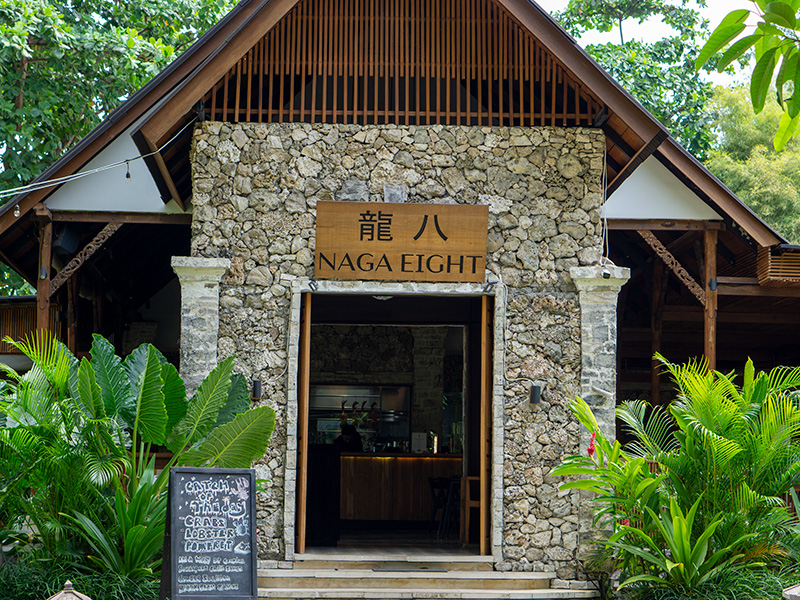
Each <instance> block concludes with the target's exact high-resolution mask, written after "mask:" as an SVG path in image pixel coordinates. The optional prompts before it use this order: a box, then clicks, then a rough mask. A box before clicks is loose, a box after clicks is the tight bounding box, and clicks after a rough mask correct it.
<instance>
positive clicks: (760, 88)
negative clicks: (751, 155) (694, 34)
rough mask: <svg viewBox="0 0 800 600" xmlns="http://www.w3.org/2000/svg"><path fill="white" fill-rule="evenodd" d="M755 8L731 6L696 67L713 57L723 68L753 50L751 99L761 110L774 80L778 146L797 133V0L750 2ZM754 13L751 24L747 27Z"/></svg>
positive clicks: (799, 106) (799, 5)
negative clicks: (732, 8) (778, 117)
mask: <svg viewBox="0 0 800 600" xmlns="http://www.w3.org/2000/svg"><path fill="white" fill-rule="evenodd" d="M752 3H753V10H746V9H740V10H734V11H732V12H730V13H728V15H727V16H726V17H725V18H724V19H723V20H722V21H721V22H720V24H719V25H718V26H717V27H716V29H714V31H713V32H712V33H711V35H710V36H709V37H708V40H707V41H706V43H705V45H704V46H703V48H702V50H701V52H700V54H699V56H698V57H697V60H696V65H697V68H698V69H699V68H700V67H702V66H703V65H706V64H707V63H709V62H710V61H712V60H715V61H717V68H718V69H719V70H722V69H724V68H726V67H727V66H728V65H729V64H731V63H732V62H733V61H735V60H737V59H742V58H744V57H746V56H747V55H748V53H750V52H751V51H754V52H755V59H756V65H755V67H754V69H753V72H752V75H751V77H750V101H751V103H752V107H753V110H754V111H755V112H756V113H760V112H761V111H762V110H763V109H764V106H765V104H766V102H767V96H769V95H770V89H771V88H772V86H773V82H774V85H775V88H776V91H777V93H776V94H775V99H776V101H777V105H778V107H779V108H780V111H781V118H780V122H779V124H778V127H777V130H776V132H775V138H774V140H773V145H774V147H775V149H776V150H781V149H782V148H784V146H786V143H787V142H788V141H789V140H790V139H792V138H794V137H796V136H797V135H798V133H800V93H797V92H798V91H800V68H798V61H800V23H799V22H798V20H797V11H798V9H800V0H776V1H774V2H766V1H765V0H752ZM753 15H755V21H756V22H755V24H753V25H748V24H747V21H748V20H750V21H752V18H751V17H752V16H753Z"/></svg>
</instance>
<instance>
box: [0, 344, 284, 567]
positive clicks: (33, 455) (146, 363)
mask: <svg viewBox="0 0 800 600" xmlns="http://www.w3.org/2000/svg"><path fill="white" fill-rule="evenodd" d="M15 345H16V346H17V347H18V348H19V349H20V350H21V351H23V353H25V354H26V355H27V356H28V357H29V358H31V360H32V361H33V367H32V369H31V370H30V371H29V372H28V373H26V374H25V375H22V376H20V375H18V374H17V373H15V372H14V371H13V370H11V369H9V368H7V367H6V368H5V370H6V372H7V374H8V376H9V377H10V383H9V384H8V385H7V386H6V388H4V389H3V391H2V395H0V412H2V413H4V414H5V415H6V417H5V418H4V421H5V426H4V427H3V428H2V429H0V474H2V475H3V477H2V481H3V482H4V483H3V485H2V487H0V518H2V520H3V521H4V522H6V523H7V524H8V531H5V532H3V533H2V535H0V541H2V543H3V544H6V545H7V544H12V545H13V548H14V550H15V551H16V552H17V553H18V554H22V555H25V556H33V555H35V556H36V557H37V558H39V559H41V560H44V561H51V562H52V561H58V560H61V559H64V558H68V559H69V560H75V559H77V557H79V556H87V557H88V564H89V565H90V566H93V567H95V568H99V569H100V570H103V571H108V572H110V573H116V574H118V575H124V576H126V577H130V578H140V577H146V576H150V575H152V574H153V573H154V572H155V571H156V570H157V569H158V567H159V565H160V558H159V554H160V551H161V547H162V545H163V537H164V526H165V518H166V486H167V481H168V475H169V467H170V466H172V465H175V464H185V465H192V466H199V467H203V466H224V467H233V468H236V467H248V466H250V464H251V463H252V462H253V461H254V460H256V459H257V458H259V457H261V456H263V455H264V452H265V451H266V445H267V443H268V441H269V437H270V435H271V434H272V430H273V427H274V422H275V414H274V412H273V411H272V409H271V408H268V407H261V408H257V409H253V410H248V408H249V397H248V390H247V386H246V385H244V382H243V381H242V378H241V376H232V371H233V359H232V358H230V359H226V360H224V361H222V363H220V365H219V366H217V367H216V368H215V369H214V370H213V371H212V372H211V373H210V374H209V376H208V377H207V378H206V379H205V380H204V381H203V382H202V383H201V384H200V387H199V388H198V390H197V393H196V394H195V395H194V396H193V397H192V398H191V399H190V400H189V401H188V402H187V400H186V389H185V386H184V384H183V382H182V381H181V380H180V377H179V376H178V374H177V371H176V370H175V368H174V367H172V366H171V365H169V364H167V363H166V360H165V359H164V357H163V356H162V355H161V353H160V352H158V351H157V350H156V349H155V348H154V347H153V346H151V345H149V344H144V345H142V346H140V347H139V348H137V349H136V350H135V351H134V352H133V353H131V355H129V356H128V357H127V358H126V359H125V360H122V359H120V358H119V357H118V356H116V355H114V349H113V346H112V345H111V344H110V343H109V342H108V341H107V340H105V339H103V338H102V337H101V336H99V335H95V336H94V342H93V344H92V351H91V356H92V359H91V361H90V360H88V359H86V358H84V359H83V360H82V361H81V362H80V363H79V362H78V361H77V360H76V359H75V357H74V356H72V354H71V353H70V352H69V351H68V350H67V348H66V347H64V346H63V345H62V344H61V343H60V342H58V341H56V340H55V339H53V338H51V337H50V336H49V335H47V334H43V333H42V334H38V337H36V338H34V339H32V340H28V341H24V342H17V343H15ZM232 381H234V382H235V385H232V383H231V382H232ZM181 405H183V406H181ZM221 409H224V414H220V411H221ZM165 439H176V440H179V443H178V444H177V445H176V446H175V454H174V455H173V457H172V458H171V459H170V461H169V462H168V464H167V465H166V467H165V468H164V469H163V470H162V471H161V472H160V474H159V475H158V476H156V475H155V472H154V471H155V466H154V459H148V457H149V456H150V454H151V452H150V449H151V446H152V445H153V444H162V443H163V442H164V440H165ZM56 492H58V493H56ZM62 494H64V495H65V496H66V497H64V498H62V497H61V496H62Z"/></svg>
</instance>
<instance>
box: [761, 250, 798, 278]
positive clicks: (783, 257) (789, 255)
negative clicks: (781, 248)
mask: <svg viewBox="0 0 800 600" xmlns="http://www.w3.org/2000/svg"><path fill="white" fill-rule="evenodd" d="M758 281H759V283H761V285H771V286H781V285H796V284H798V283H800V253H798V252H784V253H783V254H772V252H771V251H770V249H769V248H764V247H763V246H762V247H760V248H759V249H758Z"/></svg>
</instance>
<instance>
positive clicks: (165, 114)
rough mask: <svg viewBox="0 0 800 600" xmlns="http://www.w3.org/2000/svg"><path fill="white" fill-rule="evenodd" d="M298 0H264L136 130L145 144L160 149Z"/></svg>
mask: <svg viewBox="0 0 800 600" xmlns="http://www.w3.org/2000/svg"><path fill="white" fill-rule="evenodd" d="M299 1H300V0H267V2H265V3H264V4H262V5H261V6H260V7H259V9H258V10H257V11H255V12H254V13H253V14H252V15H251V16H250V18H249V19H248V20H247V22H246V23H245V24H244V25H243V26H242V27H241V28H240V29H239V30H237V31H236V32H235V35H234V36H233V37H231V38H229V39H227V40H225V44H224V45H223V46H222V47H219V48H218V50H217V51H216V52H214V53H213V54H211V55H209V56H208V58H207V59H206V61H205V62H204V64H202V65H200V67H199V68H198V70H197V72H196V73H194V74H193V76H192V77H191V78H189V79H187V80H185V81H183V82H182V83H181V84H180V85H178V86H177V87H176V88H175V89H174V90H173V91H172V92H171V93H170V94H169V95H168V96H167V97H166V98H165V99H164V100H163V101H162V105H161V107H160V108H159V109H158V110H156V111H154V113H153V114H152V115H151V116H150V117H149V118H148V119H147V121H146V122H145V123H144V124H143V125H142V126H141V127H140V128H139V131H140V132H141V133H142V135H144V137H145V138H146V139H147V140H148V142H149V143H150V144H152V145H154V146H155V147H159V146H160V145H161V143H162V142H164V141H166V138H167V135H168V134H169V133H170V131H171V129H172V127H173V126H174V124H175V123H176V122H178V121H179V120H180V119H181V118H182V117H183V116H184V115H185V114H186V113H187V112H188V111H189V110H191V108H192V107H193V106H194V105H195V104H196V103H197V102H198V100H200V99H201V98H202V97H203V94H205V92H206V90H208V89H209V88H210V87H211V86H212V85H213V84H214V83H215V82H216V81H217V80H219V79H220V78H221V77H223V76H224V75H225V73H226V72H227V71H229V70H230V68H231V67H232V66H233V65H235V64H236V62H237V61H238V60H239V59H240V58H241V57H242V56H244V55H245V54H246V53H247V52H248V51H249V50H250V48H252V47H253V46H255V45H256V43H257V42H258V40H259V39H261V38H262V37H263V36H264V34H265V33H266V32H267V31H269V30H270V29H272V28H273V27H274V26H275V25H276V24H277V23H278V22H279V21H280V20H281V19H282V18H283V17H284V16H285V15H286V14H287V13H288V12H289V11H290V10H291V9H292V8H294V5H295V4H297V3H298V2H299Z"/></svg>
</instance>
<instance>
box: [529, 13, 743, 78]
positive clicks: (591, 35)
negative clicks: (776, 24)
mask: <svg viewBox="0 0 800 600" xmlns="http://www.w3.org/2000/svg"><path fill="white" fill-rule="evenodd" d="M536 2H537V4H539V6H541V7H542V8H544V9H545V10H547V11H549V12H551V13H553V12H558V11H560V10H564V8H566V6H567V2H568V0H536ZM676 4H677V2H676ZM706 4H707V6H706V7H705V8H700V9H699V10H700V14H701V16H702V17H703V18H705V19H708V21H709V24H710V28H711V31H713V30H714V29H715V28H716V26H717V25H719V23H720V21H722V19H723V18H724V17H725V15H727V14H728V13H729V12H731V11H732V10H737V9H740V8H744V9H747V10H754V9H755V5H754V4H753V2H749V1H748V0H706ZM695 7H696V6H695ZM622 30H623V34H624V35H625V39H626V40H629V39H634V40H653V39H659V38H662V37H665V36H667V35H670V34H671V33H672V29H671V28H670V27H669V26H667V25H664V24H663V23H662V22H661V19H660V18H655V19H648V20H647V21H645V22H644V23H642V24H639V23H638V22H637V21H636V20H635V19H629V20H628V21H625V22H624V23H623V25H622ZM578 41H579V42H580V43H581V45H583V46H586V45H588V44H602V43H606V42H614V43H619V33H618V32H617V31H616V30H614V31H611V32H609V33H599V32H597V31H590V32H587V33H586V34H584V35H583V36H582V37H581V38H580V39H579V40H578ZM707 77H708V78H709V80H711V82H712V83H714V84H717V85H727V86H729V85H734V84H736V83H741V82H743V81H747V80H749V78H748V77H747V74H746V73H742V74H739V75H737V76H731V75H727V74H716V73H713V74H710V75H707Z"/></svg>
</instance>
